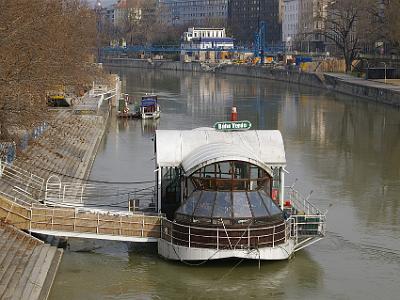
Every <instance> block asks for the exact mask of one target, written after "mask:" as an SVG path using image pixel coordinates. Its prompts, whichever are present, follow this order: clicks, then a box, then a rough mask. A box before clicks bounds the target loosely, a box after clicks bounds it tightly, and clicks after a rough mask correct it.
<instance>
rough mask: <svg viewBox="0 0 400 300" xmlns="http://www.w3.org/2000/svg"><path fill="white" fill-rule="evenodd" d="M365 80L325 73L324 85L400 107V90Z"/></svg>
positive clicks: (333, 89)
mask: <svg viewBox="0 0 400 300" xmlns="http://www.w3.org/2000/svg"><path fill="white" fill-rule="evenodd" d="M364 82H365V81H364V80H363V81H361V80H359V82H357V80H354V81H352V82H349V81H346V80H343V79H342V78H340V77H337V76H335V75H329V74H325V75H324V86H325V87H326V88H327V89H329V90H332V91H335V92H338V93H342V94H346V95H350V96H354V97H357V98H363V99H366V100H369V101H373V102H377V103H384V104H388V105H392V106H395V107H398V108H400V91H396V90H394V89H392V88H390V86H389V87H386V86H385V85H382V84H373V83H371V84H365V83H364Z"/></svg>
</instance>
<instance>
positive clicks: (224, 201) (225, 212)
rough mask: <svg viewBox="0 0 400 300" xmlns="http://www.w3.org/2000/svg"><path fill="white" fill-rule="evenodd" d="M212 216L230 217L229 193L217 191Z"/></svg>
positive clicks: (230, 201) (230, 202)
mask: <svg viewBox="0 0 400 300" xmlns="http://www.w3.org/2000/svg"><path fill="white" fill-rule="evenodd" d="M213 218H223V219H224V218H232V199H231V193H229V192H226V193H224V192H221V193H217V197H216V199H215V205H214V211H213Z"/></svg>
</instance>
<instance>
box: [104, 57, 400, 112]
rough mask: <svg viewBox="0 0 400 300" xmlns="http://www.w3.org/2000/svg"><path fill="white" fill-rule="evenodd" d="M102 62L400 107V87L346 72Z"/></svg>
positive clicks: (130, 61)
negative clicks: (264, 82)
mask: <svg viewBox="0 0 400 300" xmlns="http://www.w3.org/2000/svg"><path fill="white" fill-rule="evenodd" d="M103 63H104V64H105V65H108V66H113V67H130V68H142V69H159V70H175V71H188V72H212V73H216V74H225V75H236V76H246V77H252V78H263V79H268V80H278V81H283V82H288V83H292V84H298V85H301V86H309V87H316V88H322V89H325V90H329V91H332V92H336V93H341V94H346V95H350V96H354V97H357V98H362V99H365V100H368V101H371V102H376V103H382V104H388V105H391V106H395V107H400V89H399V88H398V87H396V86H393V85H389V84H384V83H380V82H375V81H369V80H364V79H361V78H355V77H352V76H349V75H346V74H331V73H324V74H317V73H307V72H299V71H297V70H285V69H281V68H272V67H262V66H250V65H228V64H224V65H215V66H209V65H206V64H200V63H197V62H193V63H184V62H177V61H161V60H160V61H147V60H138V59H127V58H113V59H103Z"/></svg>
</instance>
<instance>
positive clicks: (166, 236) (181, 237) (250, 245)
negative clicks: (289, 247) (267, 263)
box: [161, 218, 294, 250]
mask: <svg viewBox="0 0 400 300" xmlns="http://www.w3.org/2000/svg"><path fill="white" fill-rule="evenodd" d="M293 220H294V219H292V218H289V219H288V220H285V221H283V222H282V223H279V224H277V225H273V226H266V227H250V226H248V227H247V228H225V226H224V227H218V228H209V227H199V226H190V225H185V224H180V223H177V222H176V221H170V220H168V219H166V218H163V219H162V220H161V239H163V240H165V241H167V242H170V243H171V244H173V245H179V246H185V247H188V248H191V247H195V248H211V249H216V250H219V249H232V250H234V249H248V250H253V249H258V248H260V247H275V246H279V245H280V244H284V243H286V242H287V241H288V239H290V238H292V237H294V233H293V232H292V230H293V229H294V226H293V225H292V224H293Z"/></svg>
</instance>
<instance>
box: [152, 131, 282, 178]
mask: <svg viewBox="0 0 400 300" xmlns="http://www.w3.org/2000/svg"><path fill="white" fill-rule="evenodd" d="M156 152H157V153H156V159H157V165H158V166H159V167H179V166H182V167H183V169H184V171H185V172H186V174H191V173H192V172H194V171H196V170H197V169H199V168H200V167H202V166H205V165H208V164H211V163H214V162H220V161H226V160H239V161H248V162H250V163H252V164H255V165H257V166H260V167H261V168H263V169H266V170H268V169H270V167H274V166H285V165H286V158H285V148H284V145H283V140H282V135H281V133H280V131H278V130H249V131H233V132H222V131H216V130H215V129H213V128H199V129H194V130H157V131H156Z"/></svg>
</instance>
